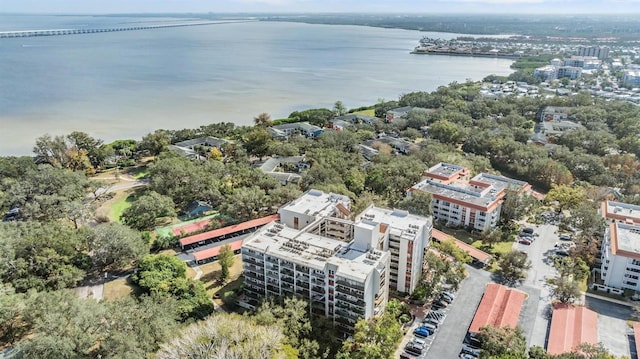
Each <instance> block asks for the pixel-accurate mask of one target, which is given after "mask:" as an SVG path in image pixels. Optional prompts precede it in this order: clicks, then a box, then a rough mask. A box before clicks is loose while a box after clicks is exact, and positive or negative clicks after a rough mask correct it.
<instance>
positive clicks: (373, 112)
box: [354, 108, 376, 117]
mask: <svg viewBox="0 0 640 359" xmlns="http://www.w3.org/2000/svg"><path fill="white" fill-rule="evenodd" d="M354 113H355V114H358V115H364V116H371V117H376V110H375V109H374V108H371V109H368V110H362V111H356V112H354Z"/></svg>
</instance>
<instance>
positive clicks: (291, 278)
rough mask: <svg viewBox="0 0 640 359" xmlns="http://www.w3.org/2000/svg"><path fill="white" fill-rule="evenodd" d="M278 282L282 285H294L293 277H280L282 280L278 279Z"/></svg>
mask: <svg viewBox="0 0 640 359" xmlns="http://www.w3.org/2000/svg"><path fill="white" fill-rule="evenodd" d="M280 280H281V281H282V282H283V283H290V284H293V283H295V281H294V280H293V277H287V276H282V278H280Z"/></svg>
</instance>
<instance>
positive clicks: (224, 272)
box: [218, 244, 234, 283]
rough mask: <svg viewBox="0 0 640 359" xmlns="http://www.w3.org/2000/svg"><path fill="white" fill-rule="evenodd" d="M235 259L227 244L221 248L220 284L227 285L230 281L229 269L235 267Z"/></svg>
mask: <svg viewBox="0 0 640 359" xmlns="http://www.w3.org/2000/svg"><path fill="white" fill-rule="evenodd" d="M233 262H234V257H233V250H231V246H230V245H228V244H225V245H223V246H222V248H220V254H218V263H220V282H222V283H225V282H226V281H227V280H228V279H229V268H231V267H233Z"/></svg>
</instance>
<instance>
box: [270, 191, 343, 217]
mask: <svg viewBox="0 0 640 359" xmlns="http://www.w3.org/2000/svg"><path fill="white" fill-rule="evenodd" d="M350 202H351V201H350V199H349V197H347V196H343V195H340V194H336V193H325V192H322V191H318V190H314V189H312V190H309V191H307V192H306V193H304V194H303V195H302V196H300V198H298V199H295V200H293V201H291V202H289V203H288V204H286V205H284V206H283V207H281V210H287V211H292V212H296V213H304V214H307V215H310V216H311V215H312V216H328V215H330V214H331V212H332V211H333V210H334V209H335V206H336V205H337V204H338V203H342V204H344V205H345V206H347V208H348V207H349V203H350Z"/></svg>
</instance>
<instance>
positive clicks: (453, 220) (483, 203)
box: [407, 162, 531, 231]
mask: <svg viewBox="0 0 640 359" xmlns="http://www.w3.org/2000/svg"><path fill="white" fill-rule="evenodd" d="M470 172H471V171H470V170H469V169H468V168H466V167H462V166H458V165H454V164H450V163H443V162H441V163H438V164H437V165H435V166H433V167H431V168H429V170H428V171H427V172H425V178H424V180H422V181H421V182H419V183H417V184H416V185H414V186H412V187H411V188H409V189H408V191H407V195H408V196H411V193H413V192H414V191H424V192H427V193H430V194H431V196H432V198H433V199H432V201H431V207H432V209H433V217H434V218H435V219H437V220H441V221H444V222H446V223H447V224H451V225H458V226H469V227H472V228H474V229H477V230H480V231H482V230H485V229H490V228H494V227H495V226H496V225H497V224H498V220H499V219H500V211H501V209H502V202H503V200H504V196H505V195H506V193H507V190H508V189H509V188H513V189H515V190H516V191H517V192H518V193H519V194H521V193H525V192H526V193H529V192H531V185H530V184H529V183H527V182H524V181H519V180H515V179H511V178H507V177H504V176H496V175H492V174H489V173H480V174H478V175H476V176H475V177H473V178H471V179H469V175H470Z"/></svg>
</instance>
